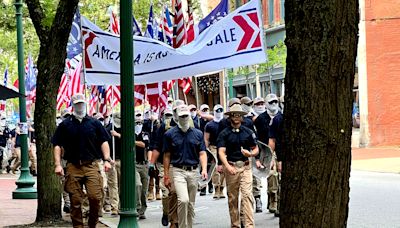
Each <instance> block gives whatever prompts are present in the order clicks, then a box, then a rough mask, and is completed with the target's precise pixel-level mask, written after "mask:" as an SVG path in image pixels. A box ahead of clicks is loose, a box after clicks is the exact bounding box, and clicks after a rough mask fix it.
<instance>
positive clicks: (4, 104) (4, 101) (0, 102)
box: [0, 67, 8, 112]
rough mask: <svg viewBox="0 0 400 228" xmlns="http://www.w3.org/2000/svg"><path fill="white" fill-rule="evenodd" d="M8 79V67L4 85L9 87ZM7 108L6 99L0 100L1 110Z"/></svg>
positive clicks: (5, 72)
mask: <svg viewBox="0 0 400 228" xmlns="http://www.w3.org/2000/svg"><path fill="white" fill-rule="evenodd" d="M7 80H8V67H6V70H5V71H4V86H5V87H7ZM5 110H6V100H1V101H0V111H2V112H4V111H5Z"/></svg>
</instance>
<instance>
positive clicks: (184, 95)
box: [182, 89, 188, 105]
mask: <svg viewBox="0 0 400 228" xmlns="http://www.w3.org/2000/svg"><path fill="white" fill-rule="evenodd" d="M182 93H183V97H184V98H185V103H186V104H187V105H188V101H187V97H186V93H185V91H183V89H182Z"/></svg>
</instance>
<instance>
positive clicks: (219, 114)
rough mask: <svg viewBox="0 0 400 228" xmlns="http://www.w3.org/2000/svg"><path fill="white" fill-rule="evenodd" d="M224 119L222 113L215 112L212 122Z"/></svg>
mask: <svg viewBox="0 0 400 228" xmlns="http://www.w3.org/2000/svg"><path fill="white" fill-rule="evenodd" d="M223 118H224V113H222V112H216V113H214V121H215V122H219V121H221V120H222V119H223Z"/></svg>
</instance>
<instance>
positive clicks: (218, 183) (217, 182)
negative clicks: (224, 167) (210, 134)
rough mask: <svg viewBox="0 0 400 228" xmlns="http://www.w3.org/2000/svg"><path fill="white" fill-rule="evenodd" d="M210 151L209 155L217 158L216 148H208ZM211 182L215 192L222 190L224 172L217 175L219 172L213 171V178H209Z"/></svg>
mask: <svg viewBox="0 0 400 228" xmlns="http://www.w3.org/2000/svg"><path fill="white" fill-rule="evenodd" d="M210 151H211V153H213V155H215V156H216V157H217V158H218V155H217V147H216V146H210ZM217 165H218V161H217ZM211 181H212V183H213V185H214V187H215V191H216V192H217V191H218V192H219V191H220V189H222V188H223V187H224V181H225V173H224V172H222V173H219V172H217V171H215V172H214V174H213V176H212V177H211Z"/></svg>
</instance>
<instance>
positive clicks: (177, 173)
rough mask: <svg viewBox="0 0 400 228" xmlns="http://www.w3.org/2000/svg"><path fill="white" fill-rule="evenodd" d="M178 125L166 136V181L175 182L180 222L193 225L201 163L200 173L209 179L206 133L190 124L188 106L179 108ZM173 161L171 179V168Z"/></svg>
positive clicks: (167, 183)
mask: <svg viewBox="0 0 400 228" xmlns="http://www.w3.org/2000/svg"><path fill="white" fill-rule="evenodd" d="M176 115H177V117H178V126H177V127H174V128H172V129H170V130H168V131H167V132H166V133H165V135H164V145H163V151H164V183H165V185H166V186H170V185H171V181H173V182H174V186H175V190H176V194H177V196H178V225H179V227H192V226H193V218H194V203H195V198H196V193H197V186H198V180H199V174H198V172H199V171H198V166H199V163H200V164H201V168H202V171H201V176H202V178H203V179H207V154H206V152H205V150H206V147H205V145H204V139H203V133H202V132H201V131H200V130H198V129H196V128H194V127H191V126H190V121H189V120H190V112H189V108H188V106H187V105H180V106H178V107H177V108H176ZM170 164H172V180H171V178H170V176H169V175H170V173H169V168H170Z"/></svg>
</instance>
